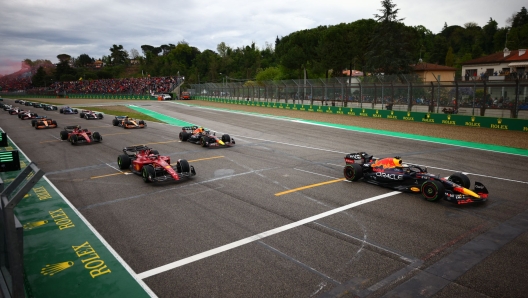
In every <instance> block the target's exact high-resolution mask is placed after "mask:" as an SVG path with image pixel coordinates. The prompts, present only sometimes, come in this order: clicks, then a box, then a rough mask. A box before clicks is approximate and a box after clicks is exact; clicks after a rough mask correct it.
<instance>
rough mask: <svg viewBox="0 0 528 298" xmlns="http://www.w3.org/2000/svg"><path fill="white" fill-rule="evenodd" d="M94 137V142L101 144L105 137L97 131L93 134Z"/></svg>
mask: <svg viewBox="0 0 528 298" xmlns="http://www.w3.org/2000/svg"><path fill="white" fill-rule="evenodd" d="M92 137H93V138H94V140H95V141H96V142H101V141H102V140H103V136H102V135H101V134H100V133H98V132H97V131H95V132H94V133H93V134H92Z"/></svg>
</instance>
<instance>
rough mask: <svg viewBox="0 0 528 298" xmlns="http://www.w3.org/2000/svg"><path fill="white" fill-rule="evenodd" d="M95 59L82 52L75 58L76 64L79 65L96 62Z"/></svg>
mask: <svg viewBox="0 0 528 298" xmlns="http://www.w3.org/2000/svg"><path fill="white" fill-rule="evenodd" d="M94 62H95V59H93V58H90V56H88V55H87V54H81V55H79V57H77V59H75V66H77V67H84V66H87V65H88V64H91V63H94Z"/></svg>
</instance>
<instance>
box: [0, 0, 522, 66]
mask: <svg viewBox="0 0 528 298" xmlns="http://www.w3.org/2000/svg"><path fill="white" fill-rule="evenodd" d="M393 3H394V4H396V8H398V9H400V10H399V14H398V15H399V17H401V18H405V20H404V21H403V22H404V23H405V24H406V25H408V26H417V25H423V26H425V27H426V28H428V29H429V30H431V31H432V32H433V33H438V32H440V31H441V29H442V27H443V26H444V23H447V24H448V25H461V26H463V25H464V24H465V23H467V22H476V23H477V24H478V25H480V26H484V25H485V24H486V23H487V22H488V21H489V19H490V18H493V19H494V20H496V21H497V22H498V23H499V27H504V26H506V19H507V18H508V17H511V15H512V14H514V13H516V12H518V11H520V9H521V8H522V7H523V5H524V2H521V1H518V0H513V1H509V3H508V5H501V4H498V3H497V2H496V1H491V0H481V1H462V2H460V1H456V2H455V1H454V0H445V1H443V2H438V1H432V0H423V1H420V2H416V1H410V0H399V1H393ZM379 9H381V1H342V0H327V1H315V0H305V1H298V0H293V1H284V0H282V1H277V0H268V1H241V0H224V1H205V0H190V1H181V0H176V1H167V0H151V1H138V0H130V1H122V0H119V1H102V0H84V1H82V2H81V1H76V2H64V1H58V0H47V1H35V0H17V1H8V2H5V3H3V7H2V9H1V10H0V28H2V30H1V31H0V40H1V41H2V42H0V57H1V59H0V74H8V73H12V72H14V71H16V70H18V69H13V67H15V66H13V61H18V65H19V66H20V61H22V60H24V59H26V58H29V59H31V60H36V59H48V60H51V61H52V62H54V63H56V62H58V59H57V58H56V57H57V55H59V54H68V55H71V56H73V57H77V56H79V55H80V54H88V55H89V56H90V57H93V58H101V57H102V56H103V55H110V48H111V47H112V45H113V44H116V45H123V47H124V48H125V50H128V51H130V50H131V49H133V48H134V49H136V50H138V51H139V52H140V53H141V45H144V44H148V45H152V46H160V45H162V44H169V43H172V44H177V43H178V42H179V41H183V40H185V41H186V42H187V43H189V45H191V46H194V47H197V48H198V49H199V50H201V51H204V50H206V49H210V50H213V51H216V47H217V45H218V44H219V43H221V42H225V43H226V44H227V45H228V46H230V47H233V48H237V47H242V46H246V45H250V44H251V43H252V42H255V44H256V45H257V46H258V47H261V48H262V47H264V45H265V44H266V43H268V44H272V45H273V44H274V43H275V39H276V38H277V37H279V38H280V37H283V36H286V35H288V34H290V33H292V32H295V31H299V30H304V29H311V28H315V27H318V26H326V25H336V24H340V23H351V22H354V21H357V20H360V19H368V18H373V17H374V14H378V13H379ZM15 64H16V63H15ZM19 66H18V67H19Z"/></svg>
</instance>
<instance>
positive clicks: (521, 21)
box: [512, 6, 528, 28]
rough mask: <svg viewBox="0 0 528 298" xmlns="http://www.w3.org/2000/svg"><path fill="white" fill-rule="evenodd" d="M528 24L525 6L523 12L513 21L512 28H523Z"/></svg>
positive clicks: (517, 14)
mask: <svg viewBox="0 0 528 298" xmlns="http://www.w3.org/2000/svg"><path fill="white" fill-rule="evenodd" d="M526 24H528V11H527V10H526V8H525V7H524V6H523V7H522V8H521V11H519V12H518V13H516V14H515V16H514V17H513V20H512V28H518V27H522V26H524V25H526Z"/></svg>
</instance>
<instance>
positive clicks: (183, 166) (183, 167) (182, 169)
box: [176, 159, 191, 173]
mask: <svg viewBox="0 0 528 298" xmlns="http://www.w3.org/2000/svg"><path fill="white" fill-rule="evenodd" d="M176 171H177V172H178V173H189V172H190V171H191V167H189V162H188V161H187V160H185V159H180V160H179V161H178V163H177V164H176Z"/></svg>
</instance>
